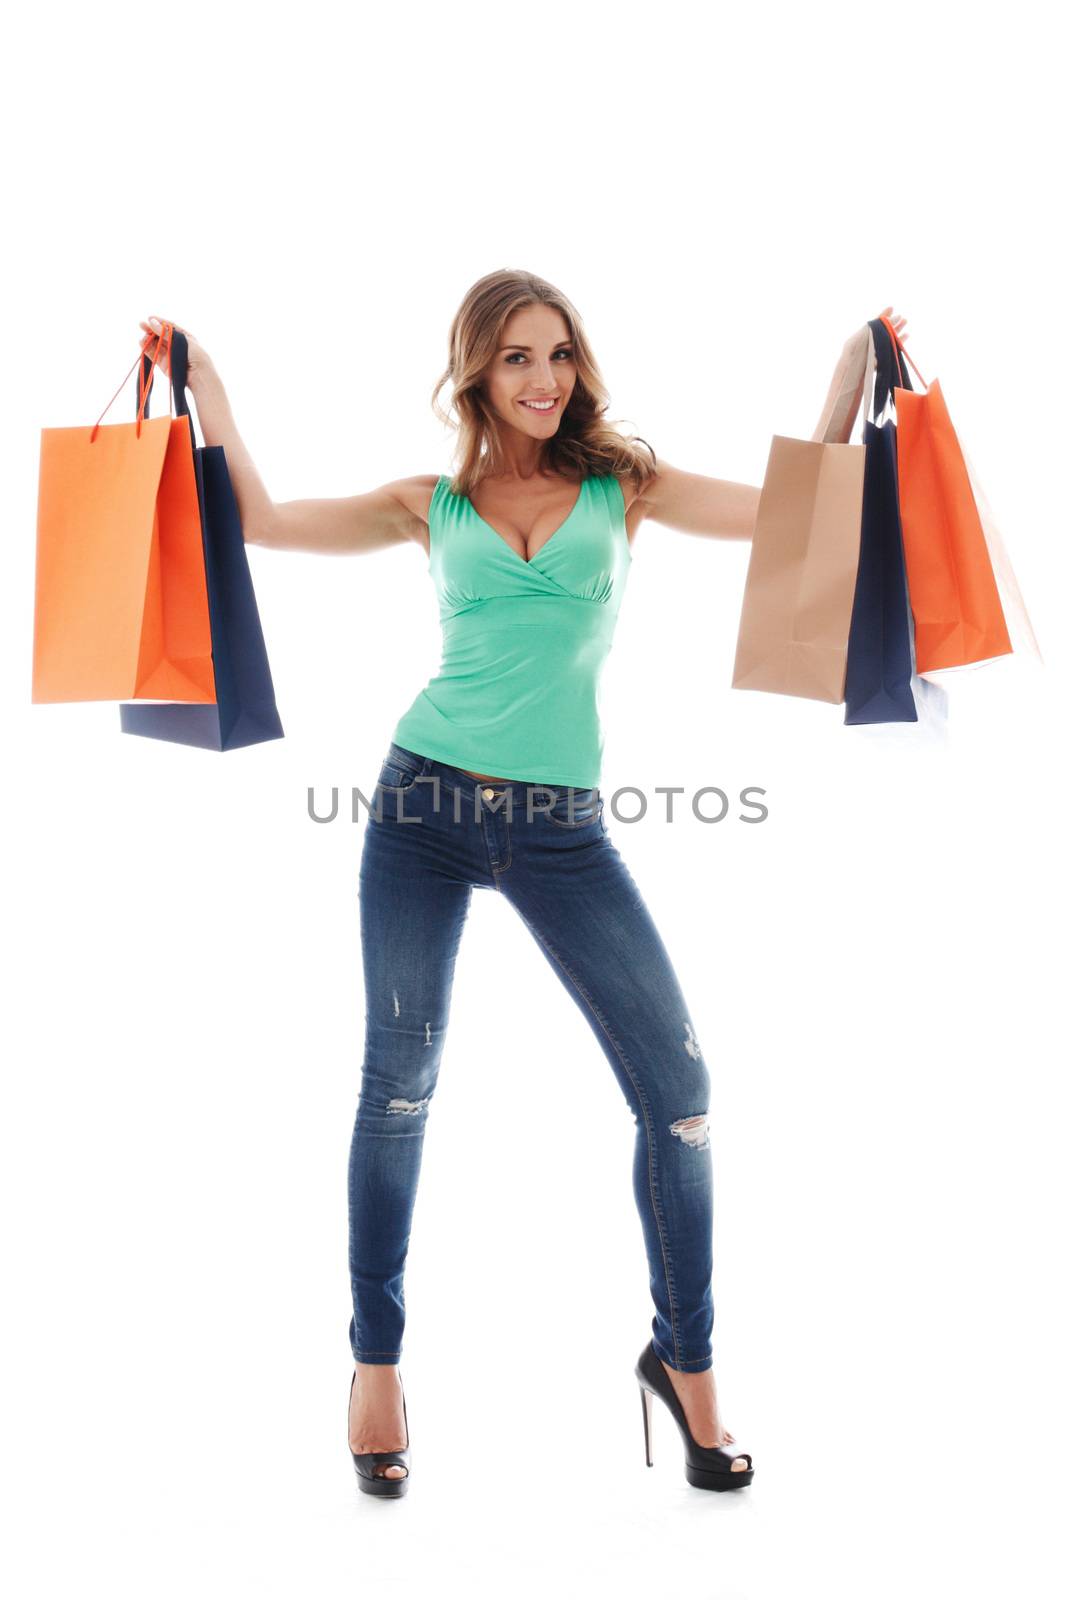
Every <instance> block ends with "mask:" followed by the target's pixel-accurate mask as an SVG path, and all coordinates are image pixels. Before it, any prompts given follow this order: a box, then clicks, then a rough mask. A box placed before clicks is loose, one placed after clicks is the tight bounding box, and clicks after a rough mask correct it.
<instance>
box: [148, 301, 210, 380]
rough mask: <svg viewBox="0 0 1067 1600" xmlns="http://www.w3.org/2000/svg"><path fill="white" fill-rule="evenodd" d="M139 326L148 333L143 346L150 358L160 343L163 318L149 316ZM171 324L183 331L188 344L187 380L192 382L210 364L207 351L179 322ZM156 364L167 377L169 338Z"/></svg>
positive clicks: (168, 369) (168, 371)
mask: <svg viewBox="0 0 1067 1600" xmlns="http://www.w3.org/2000/svg"><path fill="white" fill-rule="evenodd" d="M168 320H169V319H168ZM140 326H141V328H142V329H143V330H144V332H145V333H146V334H147V335H148V338H149V343H148V344H147V345H146V347H145V355H147V356H148V357H149V358H151V357H153V356H154V355H155V353H156V348H157V346H158V345H159V343H160V336H161V334H162V332H163V318H162V317H149V318H148V320H147V322H142V323H141V324H140ZM171 326H172V327H174V328H177V329H178V331H179V333H184V335H185V342H186V344H187V345H188V346H189V373H188V381H189V383H190V384H192V382H193V380H194V378H195V377H197V375H198V374H199V373H201V372H203V371H204V370H205V368H207V367H210V365H211V357H210V356H209V355H208V353H207V351H206V350H205V349H204V347H203V345H201V344H198V343H197V340H196V338H195V337H194V335H193V334H191V333H190V332H189V329H188V328H183V327H182V325H181V323H180V322H174V323H172V324H171ZM158 365H159V366H160V367H161V368H162V370H163V372H164V373H165V374H166V376H167V377H168V378H169V377H170V342H169V340H168V341H167V342H166V343H165V344H164V345H163V349H162V351H161V353H160V356H159V362H158Z"/></svg>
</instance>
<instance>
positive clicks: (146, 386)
mask: <svg viewBox="0 0 1067 1600" xmlns="http://www.w3.org/2000/svg"><path fill="white" fill-rule="evenodd" d="M168 329H169V330H170V333H171V334H173V332H174V324H173V323H171V322H165V323H164V324H163V330H162V332H161V333H160V335H159V338H158V340H157V343H156V353H155V355H154V356H153V357H152V360H151V362H150V364H149V367H148V376H147V380H146V379H145V375H144V363H145V362H146V361H147V360H148V355H147V349H148V343H149V340H150V339H151V338H152V335H151V334H145V336H144V338H143V339H142V340H141V353H140V354H139V355H138V357H137V360H136V361H135V362H134V364H133V367H131V368H130V372H132V371H133V368H134V367H136V366H137V365H138V364H139V363H140V365H141V368H142V370H141V372H140V373H139V374H138V379H137V388H138V392H139V395H140V398H139V400H138V404H137V414H136V420H137V437H138V439H139V438H140V437H141V422H142V420H143V419H144V418H145V417H146V416H147V415H148V391H149V390H150V389H151V387H152V379H153V375H154V371H155V366H156V362H157V361H158V360H159V357H160V355H161V353H162V350H163V344H164V341H165V340H166V339H168V337H169V335H168V331H167V330H168ZM130 372H127V374H126V377H125V378H123V380H122V383H120V384H119V386H118V388H117V389H116V390H115V393H114V394H113V395H112V396H111V399H110V400H109V401H108V403H107V405H106V406H105V407H104V409H103V411H101V413H100V415H99V416H98V417H97V419H96V421H95V422H94V423H93V427H92V432H91V433H90V435H89V443H90V444H95V443H96V435H97V431H98V429H99V427H100V424H101V422H102V421H103V419H104V417H105V416H106V415H107V413H108V412H109V411H110V410H111V407H112V406H113V405H114V404H115V401H116V399H117V397H118V396H119V395H120V394H121V393H122V390H123V387H124V386H125V383H126V379H127V378H128V377H129V376H130Z"/></svg>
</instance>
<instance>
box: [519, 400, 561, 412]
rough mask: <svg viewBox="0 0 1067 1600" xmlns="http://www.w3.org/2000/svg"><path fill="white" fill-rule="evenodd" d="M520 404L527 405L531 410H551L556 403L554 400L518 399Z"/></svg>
mask: <svg viewBox="0 0 1067 1600" xmlns="http://www.w3.org/2000/svg"><path fill="white" fill-rule="evenodd" d="M519 404H520V406H529V407H530V409H531V411H551V410H552V408H553V406H554V405H555V404H556V402H555V401H554V400H520V401H519Z"/></svg>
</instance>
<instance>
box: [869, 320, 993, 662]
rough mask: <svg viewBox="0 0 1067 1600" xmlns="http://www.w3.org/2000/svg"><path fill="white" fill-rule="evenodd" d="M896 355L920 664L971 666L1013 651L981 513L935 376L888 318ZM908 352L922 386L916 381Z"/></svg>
mask: <svg viewBox="0 0 1067 1600" xmlns="http://www.w3.org/2000/svg"><path fill="white" fill-rule="evenodd" d="M881 320H882V322H883V323H885V326H886V327H887V328H888V329H889V332H890V334H891V336H892V339H893V349H894V353H895V355H896V366H897V376H898V379H899V387H898V386H896V385H894V387H893V404H894V406H895V407H896V413H897V488H898V493H899V499H900V527H901V534H902V536H903V542H904V562H905V566H906V568H907V575H908V597H909V599H910V602H911V611H912V616H913V617H914V620H915V671H916V672H917V673H923V672H936V671H940V670H942V669H943V668H945V667H966V666H973V665H975V664H976V663H977V662H980V661H990V660H992V659H994V658H995V657H996V656H1005V655H1010V654H1011V653H1012V643H1011V638H1010V636H1009V633H1008V626H1007V623H1006V622H1005V619H1004V611H1003V607H1002V606H1001V603H1000V594H999V591H998V588H997V580H996V577H995V575H994V572H993V565H992V562H991V561H990V555H989V547H988V545H987V542H986V534H985V531H984V529H983V526H982V519H981V516H980V514H979V511H978V506H977V504H976V503H975V496H974V491H973V488H972V485H971V481H970V478H969V476H968V472H967V465H966V462H965V460H964V456H963V452H962V449H961V447H960V442H959V440H958V439H957V437H956V430H955V428H954V427H953V426H952V421H951V419H950V417H949V414H948V408H947V406H946V405H945V397H944V395H943V394H942V393H941V385H940V383H939V382H938V380H937V379H936V378H935V379H934V381H933V383H931V384H928V385H927V384H926V379H925V378H924V377H923V375H922V373H921V372H920V371H919V369H918V367H916V365H915V363H914V361H912V360H911V357H910V356H909V355H908V353H907V351H906V350H905V349H904V347H903V345H902V344H901V343H900V340H899V338H898V337H897V332H896V329H895V328H894V327H893V325H892V323H891V322H889V320H888V319H887V318H886V317H882V319H881ZM901 356H903V357H904V358H905V360H906V361H907V362H908V364H909V365H910V367H911V369H912V371H913V372H914V373H915V375H916V377H917V378H918V379H919V381H920V383H922V384H924V385H926V390H925V393H923V394H920V393H918V391H917V390H915V389H913V388H912V385H911V380H910V378H909V375H908V372H907V369H906V368H905V367H902V366H901V362H900V357H901Z"/></svg>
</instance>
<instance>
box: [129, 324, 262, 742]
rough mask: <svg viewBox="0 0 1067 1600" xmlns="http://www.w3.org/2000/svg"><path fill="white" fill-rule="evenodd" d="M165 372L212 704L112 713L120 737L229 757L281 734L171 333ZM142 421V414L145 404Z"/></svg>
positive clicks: (237, 557)
mask: <svg viewBox="0 0 1067 1600" xmlns="http://www.w3.org/2000/svg"><path fill="white" fill-rule="evenodd" d="M170 372H171V384H172V387H173V391H174V409H175V412H176V414H177V415H178V416H179V417H182V416H186V417H188V418H189V431H190V433H191V434H192V439H193V464H194V466H195V469H196V492H197V496H198V498H199V501H200V529H201V533H202V535H203V541H204V569H205V573H206V577H207V598H208V612H209V615H210V618H211V659H212V665H213V667H214V672H215V702H216V703H215V704H214V705H163V704H157V705H151V704H146V703H144V702H139V703H134V704H123V705H120V706H119V717H120V722H121V726H122V732H123V733H138V734H142V735H144V736H145V737H147V738H149V739H166V740H168V741H169V742H170V743H172V744H190V745H198V746H199V747H200V748H201V749H203V750H236V749H239V748H240V747H241V746H243V745H249V744H262V743H264V742H265V741H266V740H268V739H282V738H284V737H285V734H284V732H283V730H282V724H281V718H280V717H279V715H278V707H277V705H276V704H275V700H274V683H273V681H272V679H271V675H270V665H269V663H268V661H267V647H266V645H265V644H264V642H263V629H262V627H261V626H260V621H259V608H258V607H257V605H256V594H255V589H254V588H253V586H252V574H251V573H250V572H249V570H248V556H247V554H246V551H245V540H244V533H243V531H242V529H241V518H240V514H239V512H238V509H237V500H236V497H235V496H234V492H233V485H232V484H231V482H230V473H229V469H228V467H227V465H226V452H225V451H224V449H223V447H222V446H221V445H197V443H196V432H195V430H194V428H193V419H192V416H191V415H190V413H189V404H188V401H187V400H186V396H185V386H186V382H187V379H188V372H189V346H188V343H187V341H186V338H185V335H184V334H183V333H182V332H181V330H180V329H178V328H175V329H174V330H173V333H172V336H171V353H170ZM150 375H151V362H150V360H149V358H148V356H147V355H146V356H143V357H142V361H141V387H142V388H143V386H144V384H146V383H148V382H149V381H150ZM144 415H145V416H146V417H147V415H148V400H147V398H146V400H145V407H144Z"/></svg>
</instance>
